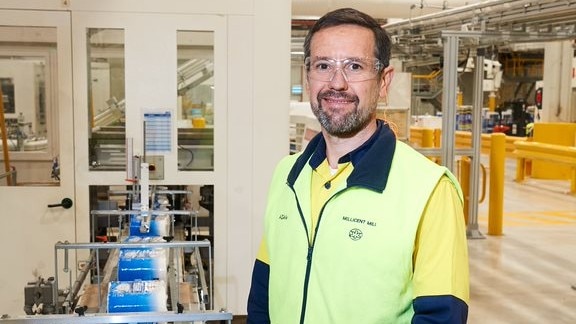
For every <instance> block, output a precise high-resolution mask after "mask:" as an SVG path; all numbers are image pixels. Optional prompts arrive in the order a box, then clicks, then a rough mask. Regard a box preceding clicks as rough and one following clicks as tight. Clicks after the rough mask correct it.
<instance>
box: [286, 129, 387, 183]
mask: <svg viewBox="0 0 576 324" xmlns="http://www.w3.org/2000/svg"><path fill="white" fill-rule="evenodd" d="M395 148H396V136H395V135H394V132H393V131H392V130H391V129H390V126H389V125H388V124H387V123H386V122H384V121H382V120H377V129H376V132H375V133H374V134H373V135H372V136H371V137H370V138H369V139H368V140H367V141H366V142H364V143H363V144H362V145H360V146H359V147H358V148H356V149H355V150H353V151H351V152H349V153H347V154H345V155H344V156H342V157H341V158H340V159H339V160H338V163H345V162H352V165H353V167H354V171H353V172H352V174H351V175H350V176H349V177H348V180H347V184H348V186H349V187H350V186H362V187H366V188H369V189H372V190H375V191H378V192H382V191H384V189H385V188H386V183H387V182H388V175H389V174H390V167H391V166H392V158H393V155H394V150H395ZM325 159H326V141H325V139H324V136H323V135H322V133H319V134H317V135H316V136H315V137H314V138H313V139H312V140H311V141H310V142H309V143H308V145H307V146H306V149H305V150H304V152H303V153H302V155H301V156H300V157H299V158H298V160H297V161H296V163H295V164H294V166H293V168H292V170H291V171H290V174H289V176H288V184H289V185H292V184H294V182H295V181H296V178H297V177H298V175H299V174H300V171H301V170H302V168H304V166H305V165H306V163H308V165H309V166H310V167H311V168H313V169H315V168H317V167H318V166H319V165H320V163H322V161H324V160H325Z"/></svg>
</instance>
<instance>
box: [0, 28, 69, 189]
mask: <svg viewBox="0 0 576 324" xmlns="http://www.w3.org/2000/svg"><path fill="white" fill-rule="evenodd" d="M56 50H57V46H56V28H54V27H26V26H0V90H1V92H2V96H1V103H2V105H1V106H0V108H1V109H0V113H1V114H2V116H3V121H4V123H1V125H0V139H1V140H0V152H2V154H0V161H2V169H1V171H0V185H16V184H20V185H58V184H59V173H58V170H59V169H58V168H57V166H58V162H57V161H58V152H56V151H54V150H56V147H57V145H53V144H54V143H53V141H55V140H54V138H55V137H54V135H53V134H56V133H57V129H53V127H52V129H51V126H52V125H54V126H56V125H57V123H55V122H54V123H52V122H53V121H54V117H52V116H51V115H52V114H55V113H56V111H55V110H56V106H57V105H56V95H57V87H56V86H55V85H52V84H51V80H56V78H55V76H51V71H56V67H57V55H56ZM54 73H55V72H54ZM4 143H5V144H4ZM5 149H7V150H8V152H7V156H8V159H7V160H10V163H9V168H10V169H11V170H13V171H15V172H16V173H15V174H14V172H11V173H10V175H8V174H6V173H5V172H4V171H5V166H6V164H8V163H6V161H5V156H6V155H5V152H4V150H5Z"/></svg>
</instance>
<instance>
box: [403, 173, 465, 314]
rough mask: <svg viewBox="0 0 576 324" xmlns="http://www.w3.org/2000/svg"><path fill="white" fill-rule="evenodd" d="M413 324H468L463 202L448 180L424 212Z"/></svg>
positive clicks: (416, 265)
mask: <svg viewBox="0 0 576 324" xmlns="http://www.w3.org/2000/svg"><path fill="white" fill-rule="evenodd" d="M413 283H414V300H413V307H414V312H415V314H414V317H413V319H412V323H454V324H455V323H466V321H467V317H468V305H467V303H468V300H469V270H468V245H467V241H466V224H465V220H464V215H463V209H462V201H461V199H460V197H459V196H458V192H457V190H456V188H455V187H454V184H453V183H452V182H451V181H450V180H449V179H448V178H447V177H446V176H445V177H443V178H442V179H441V180H440V181H439V182H438V185H437V186H436V188H435V189H434V192H433V193H432V195H431V197H430V200H429V202H428V204H427V206H426V209H425V210H424V214H423V216H422V219H421V221H420V226H419V229H418V233H417V238H416V246H415V253H414V278H413Z"/></svg>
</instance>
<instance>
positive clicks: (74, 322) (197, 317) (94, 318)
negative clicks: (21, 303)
mask: <svg viewBox="0 0 576 324" xmlns="http://www.w3.org/2000/svg"><path fill="white" fill-rule="evenodd" d="M196 321H200V322H205V321H227V323H229V324H230V323H232V314H231V313H227V312H223V311H204V312H201V313H198V312H196V313H192V312H183V313H180V314H177V313H174V312H140V313H114V314H86V315H84V316H78V315H76V314H74V315H28V316H22V317H15V318H5V319H0V323H2V324H24V323H34V324H36V323H46V324H80V323H95V324H96V323H149V322H170V323H184V322H186V323H189V322H191V323H195V322H196Z"/></svg>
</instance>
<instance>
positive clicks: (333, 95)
mask: <svg viewBox="0 0 576 324" xmlns="http://www.w3.org/2000/svg"><path fill="white" fill-rule="evenodd" d="M326 98H330V99H345V100H351V101H355V102H357V101H358V96H356V95H350V94H347V93H345V92H341V91H334V90H326V91H323V92H320V93H319V94H318V100H319V101H320V100H322V99H326Z"/></svg>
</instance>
